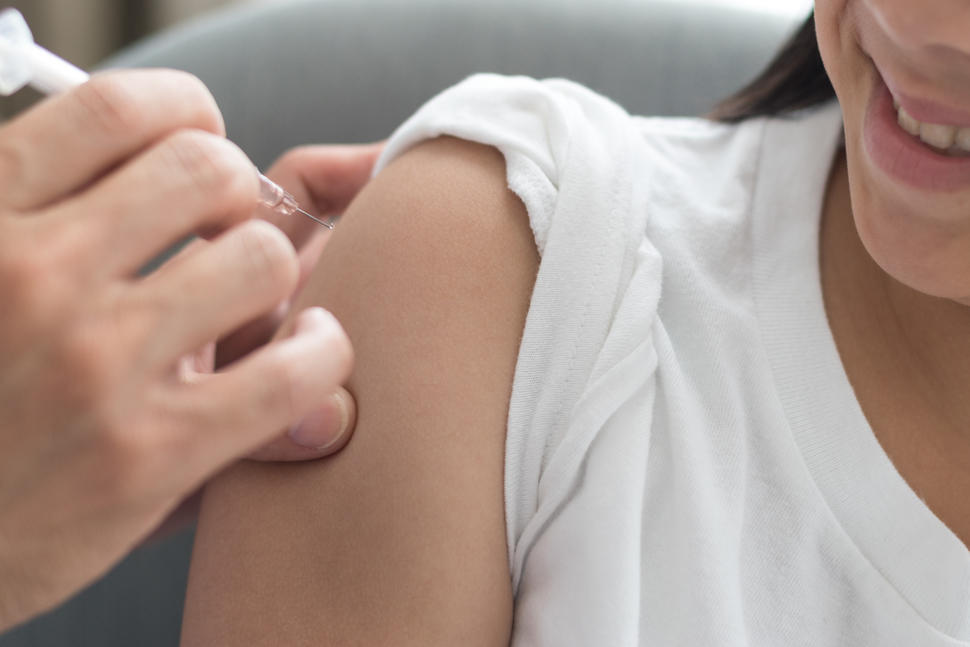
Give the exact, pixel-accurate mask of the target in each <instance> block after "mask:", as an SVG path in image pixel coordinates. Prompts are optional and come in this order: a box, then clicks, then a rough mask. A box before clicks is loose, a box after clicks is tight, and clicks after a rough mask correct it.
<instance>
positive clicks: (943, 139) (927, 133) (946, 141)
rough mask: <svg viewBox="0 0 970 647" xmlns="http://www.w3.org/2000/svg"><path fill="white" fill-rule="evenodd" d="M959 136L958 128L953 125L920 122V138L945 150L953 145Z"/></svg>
mask: <svg viewBox="0 0 970 647" xmlns="http://www.w3.org/2000/svg"><path fill="white" fill-rule="evenodd" d="M956 137H957V129H956V128H954V127H953V126H940V125H939V124H920V127H919V138H920V139H922V140H923V141H924V142H926V143H927V144H929V145H930V146H933V147H934V148H939V149H940V150H941V151H945V150H946V149H948V148H949V147H950V146H953V140H954V139H956Z"/></svg>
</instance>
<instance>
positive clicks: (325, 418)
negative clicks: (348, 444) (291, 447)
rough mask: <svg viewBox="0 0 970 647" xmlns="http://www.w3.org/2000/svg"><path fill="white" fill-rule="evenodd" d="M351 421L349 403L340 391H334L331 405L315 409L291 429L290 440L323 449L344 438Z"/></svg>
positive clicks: (312, 447) (319, 449) (301, 444)
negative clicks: (348, 409)
mask: <svg viewBox="0 0 970 647" xmlns="http://www.w3.org/2000/svg"><path fill="white" fill-rule="evenodd" d="M349 422H350V414H349V412H348V411H347V403H346V402H344V399H343V397H341V395H340V394H339V393H332V394H331V395H330V404H329V406H325V407H323V408H321V409H318V410H317V411H314V412H313V413H311V414H310V415H308V416H307V417H306V418H304V419H303V420H302V421H300V423H299V424H297V425H295V426H294V427H292V428H291V429H290V440H292V441H293V442H294V443H296V444H297V445H300V446H301V447H309V448H311V449H316V450H318V451H323V450H325V449H328V448H330V447H332V446H333V445H335V444H337V442H338V441H340V439H341V438H343V435H344V433H345V432H346V431H347V425H348V423H349Z"/></svg>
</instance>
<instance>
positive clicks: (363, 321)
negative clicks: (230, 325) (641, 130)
mask: <svg viewBox="0 0 970 647" xmlns="http://www.w3.org/2000/svg"><path fill="white" fill-rule="evenodd" d="M537 265H538V258H537V254H536V251H535V246H534V243H533V239H532V235H531V233H530V230H529V226H528V219H527V217H526V214H525V209H524V207H523V206H522V204H521V202H519V201H518V199H517V198H516V197H515V196H514V195H513V194H512V193H511V192H510V191H509V190H508V189H507V188H506V182H505V167H504V162H503V160H502V158H501V155H500V154H499V153H498V152H497V151H495V150H493V149H489V148H486V147H482V146H478V145H474V144H469V143H467V142H460V141H457V140H452V139H440V140H435V141H433V142H429V143H425V144H422V145H421V146H419V147H417V148H415V149H414V150H412V151H410V152H409V153H407V154H405V155H404V156H402V157H401V158H399V159H398V160H396V161H395V162H394V163H393V164H391V165H390V166H389V167H388V168H387V169H386V170H385V171H384V172H383V173H382V174H381V175H380V176H379V177H378V178H377V179H376V180H375V181H374V182H373V183H372V184H371V185H370V186H369V187H368V188H366V189H365V190H364V192H363V193H362V194H361V195H360V197H359V198H358V199H357V200H356V201H355V202H354V203H353V205H352V206H351V208H350V209H349V211H348V212H347V214H346V215H345V217H344V219H343V220H342V221H341V224H340V226H339V227H338V228H337V232H336V233H335V235H334V237H333V239H332V240H331V242H330V243H329V244H328V247H327V252H326V254H324V258H323V259H322V260H321V262H320V265H319V266H318V268H317V270H316V271H315V275H314V276H313V278H311V280H310V283H309V285H308V287H307V289H306V290H305V291H304V293H303V296H302V297H301V299H302V301H303V303H301V304H299V306H300V307H297V308H294V310H296V311H298V310H301V309H302V307H303V306H307V305H311V304H321V305H323V306H325V307H327V308H328V309H330V310H331V311H332V312H334V314H335V315H337V317H338V318H339V319H340V321H341V322H342V323H343V324H344V326H345V328H346V329H347V331H348V333H349V335H350V337H351V339H352V341H353V343H354V347H355V351H356V355H357V357H356V368H355V371H354V374H353V377H352V380H351V383H350V385H349V389H350V390H351V391H352V392H353V393H354V395H355V396H356V398H357V402H358V407H359V418H358V423H357V429H356V432H355V435H354V439H353V441H352V442H351V443H350V445H349V446H348V447H347V448H346V449H345V450H344V451H343V452H342V453H340V454H339V455H338V456H336V457H335V458H330V459H327V460H325V461H321V462H316V463H311V464H304V465H264V464H255V463H244V464H241V465H239V466H237V467H235V468H233V469H232V470H230V471H229V472H228V473H226V474H225V475H224V476H223V477H221V478H220V479H219V480H217V481H216V482H215V483H213V484H212V485H211V486H210V487H209V489H208V491H207V492H206V495H205V501H204V503H203V508H202V515H201V520H200V523H199V529H198V535H197V539H196V547H195V553H194V555H193V563H192V571H191V577H190V582H189V591H188V599H187V602H186V610H185V619H184V627H183V636H182V642H183V645H187V646H194V645H205V646H206V647H213V646H218V645H249V646H254V647H255V646H259V645H288V646H290V645H304V644H307V645H309V644H313V645H330V644H340V645H344V644H359V645H385V644H386V645H501V644H507V642H508V639H509V632H510V628H511V619H512V594H511V586H510V581H509V573H508V563H507V555H506V544H505V523H504V505H503V462H504V440H505V425H506V417H507V413H508V411H507V410H508V401H509V395H510V391H511V384H512V375H513V370H514V366H515V359H516V355H517V351H518V345H519V340H520V337H521V333H522V329H523V325H524V321H525V314H526V311H527V308H528V302H529V297H530V294H531V290H532V286H533V284H534V281H535V275H536V271H537Z"/></svg>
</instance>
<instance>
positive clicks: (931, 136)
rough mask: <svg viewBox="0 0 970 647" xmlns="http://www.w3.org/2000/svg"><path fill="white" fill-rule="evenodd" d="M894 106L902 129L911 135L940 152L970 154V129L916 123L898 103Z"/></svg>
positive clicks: (960, 154) (894, 103)
mask: <svg viewBox="0 0 970 647" xmlns="http://www.w3.org/2000/svg"><path fill="white" fill-rule="evenodd" d="M893 105H895V106H896V111H897V114H896V120H897V121H898V123H899V126H900V128H902V129H903V130H905V131H906V132H908V133H909V134H910V135H913V136H914V137H919V138H920V139H921V140H922V141H923V142H924V143H926V144H929V145H930V146H932V147H933V148H935V149H937V150H938V151H943V152H946V153H949V154H951V155H959V156H964V155H968V154H970V128H957V127H956V126H945V125H943V124H923V123H920V122H918V121H916V119H914V118H913V116H912V115H910V114H909V113H908V112H906V110H905V109H904V108H903V107H902V106H900V105H899V103H898V102H896V101H894V102H893Z"/></svg>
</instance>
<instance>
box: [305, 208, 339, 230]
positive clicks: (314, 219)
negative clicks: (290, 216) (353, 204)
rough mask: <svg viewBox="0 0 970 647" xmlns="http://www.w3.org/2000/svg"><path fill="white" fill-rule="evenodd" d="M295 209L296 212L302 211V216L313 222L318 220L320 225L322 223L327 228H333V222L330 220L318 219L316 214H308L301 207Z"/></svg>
mask: <svg viewBox="0 0 970 647" xmlns="http://www.w3.org/2000/svg"><path fill="white" fill-rule="evenodd" d="M296 211H297V213H302V214H303V215H304V216H306V217H307V218H309V219H310V220H313V221H315V222H319V223H320V224H321V225H323V226H324V227H326V228H327V229H333V223H332V222H331V221H329V220H320V219H319V218H317V217H316V216H312V215H310V214H309V213H307V212H306V211H304V210H303V209H300V208H299V207H297V208H296Z"/></svg>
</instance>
